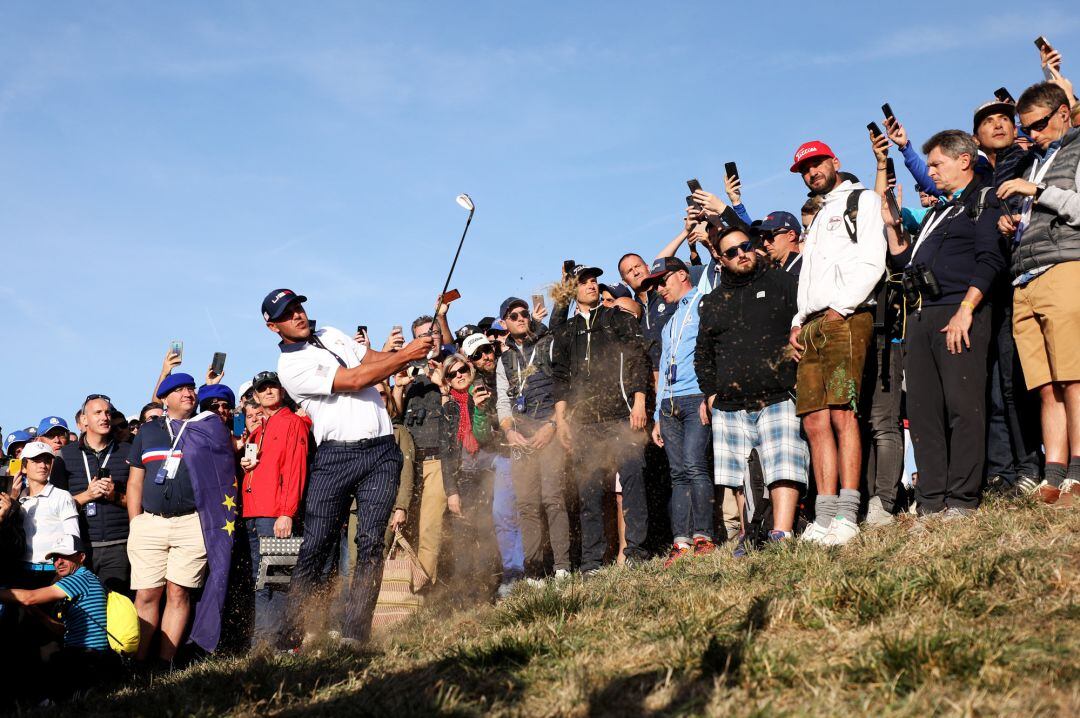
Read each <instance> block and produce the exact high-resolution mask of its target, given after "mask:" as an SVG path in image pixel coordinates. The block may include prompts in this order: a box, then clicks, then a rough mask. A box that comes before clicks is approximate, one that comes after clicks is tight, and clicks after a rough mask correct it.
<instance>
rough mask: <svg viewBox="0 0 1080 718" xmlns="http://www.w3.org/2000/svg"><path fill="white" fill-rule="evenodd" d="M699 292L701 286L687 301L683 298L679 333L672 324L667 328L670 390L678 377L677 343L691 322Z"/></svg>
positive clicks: (668, 384)
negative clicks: (683, 307)
mask: <svg viewBox="0 0 1080 718" xmlns="http://www.w3.org/2000/svg"><path fill="white" fill-rule="evenodd" d="M699 294H701V287H698V288H697V291H695V292H694V296H693V297H691V298H690V300H689V301H687V300H685V299H684V300H683V306H685V307H686V313H685V314H683V319H682V322H680V323H679V334H678V336H676V335H675V327H674V326H672V327H671V329H669V330H668V337H670V339H671V355H670V357H669V358H670V359H671V363H670V364H668V370H667V388H668V390H671V386H672V385H673V384H674V383H675V382H676V381H677V380H678V377H679V368H678V366H677V365H676V364H675V361H676V359H677V358H678V354H679V345H680V344H682V338H683V332H684V331H686V325H687V324H689V323H690V322H691V320H693V318H694V306H693V304H694V302H696V301H697V298H698V295H699ZM669 324H671V325H674V322H669Z"/></svg>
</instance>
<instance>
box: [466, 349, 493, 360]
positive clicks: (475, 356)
mask: <svg viewBox="0 0 1080 718" xmlns="http://www.w3.org/2000/svg"><path fill="white" fill-rule="evenodd" d="M494 353H495V350H494V349H493V348H491V347H489V346H486V347H480V348H479V349H477V350H476V351H475V352H473V353H472V354H470V355H469V358H470V359H472V360H473V361H476V360H477V359H479V358H480V357H482V356H484V355H485V354H494Z"/></svg>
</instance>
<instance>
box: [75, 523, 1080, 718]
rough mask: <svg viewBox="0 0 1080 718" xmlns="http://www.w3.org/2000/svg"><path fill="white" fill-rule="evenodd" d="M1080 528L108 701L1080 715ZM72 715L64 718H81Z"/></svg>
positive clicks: (555, 611)
mask: <svg viewBox="0 0 1080 718" xmlns="http://www.w3.org/2000/svg"><path fill="white" fill-rule="evenodd" d="M1078 591H1080V511H1078V510H1075V509H1074V510H1054V509H1048V508H1045V507H1040V506H1036V505H1034V504H1030V503H1010V502H997V503H992V504H990V505H988V506H987V507H985V508H984V510H982V511H980V512H979V513H978V515H977V517H975V518H973V519H966V520H956V521H952V522H943V521H940V520H936V521H931V522H928V523H926V524H920V525H916V524H915V523H914V522H912V521H907V522H904V523H903V524H898V525H895V526H892V527H889V528H887V529H883V530H878V531H874V532H870V533H864V534H863V536H862V537H860V539H858V540H857V541H856V542H855V543H853V544H852V545H850V546H847V547H844V548H840V549H823V548H818V547H810V546H790V547H778V548H773V547H770V548H769V549H768V550H765V551H761V552H759V553H757V554H755V555H754V556H752V557H751V558H749V559H744V560H735V559H733V558H732V557H731V556H730V549H729V550H728V551H726V552H722V553H720V554H719V555H716V556H713V557H707V558H702V559H692V560H688V561H686V562H685V563H683V564H681V565H679V566H678V567H677V568H675V569H672V570H664V569H663V568H662V567H661V565H660V561H659V560H657V561H653V562H651V563H649V564H648V565H646V566H644V567H641V568H638V569H634V570H633V571H627V570H622V569H618V568H611V569H607V570H605V571H603V572H602V573H601V574H600V575H598V576H595V577H593V578H590V579H587V580H582V579H574V580H570V581H566V582H563V583H561V584H557V585H554V586H550V585H549V586H547V587H546V588H544V589H542V590H540V589H532V588H526V587H522V588H519V589H518V591H517V592H516V593H515V595H514V596H513V597H512V598H511V599H509V600H507V601H505V602H503V603H501V604H500V605H498V606H485V607H481V608H477V609H474V610H471V611H466V612H456V613H449V612H448V613H443V614H438V613H436V612H435V611H430V612H428V613H426V614H425V615H421V616H419V617H417V618H416V619H414V620H413V621H411V622H409V623H408V624H405V625H404V626H402V627H401V628H400V629H399V630H397V631H396V632H395V633H394V634H393V635H392V636H391V637H389V638H388V639H386V640H385V641H384V642H382V643H381V644H380V645H378V646H377V647H376V648H375V650H373V651H372V652H371V653H370V654H366V655H357V654H353V653H350V652H348V651H345V650H342V649H339V648H335V647H332V646H324V647H323V648H322V649H321V650H319V651H317V652H311V653H308V654H307V655H303V656H296V657H279V656H274V655H269V654H262V655H252V656H248V657H245V658H243V659H220V660H216V661H211V662H205V663H202V664H200V665H197V666H193V667H192V668H189V669H188V670H186V671H183V672H180V673H177V674H174V675H171V676H169V677H167V678H163V679H155V680H154V681H153V683H152V684H151V685H145V684H144V685H141V686H132V687H127V688H124V689H121V690H118V691H116V692H114V693H112V694H109V695H107V696H103V695H101V694H98V695H95V696H93V697H92V698H91V699H90V700H89V702H88V703H87V704H84V705H79V706H75V707H74V708H75V709H76V710H79V711H80V712H82V711H83V710H89V711H92V712H94V713H98V714H100V713H106V712H114V713H116V714H124V715H132V714H139V715H158V716H177V715H224V714H231V715H260V716H263V715H270V716H308V715H323V714H325V715H378V716H392V717H394V718H400V717H401V716H408V715H425V714H426V715H429V714H432V713H447V714H455V715H477V714H496V715H528V716H539V715H576V716H585V715H619V716H627V715H650V714H684V715H719V716H750V715H761V716H767V715H844V714H859V715H911V716H926V715H965V716H966V715H979V716H982V715H1024V716H1028V715H1034V716H1044V715H1062V716H1065V715H1072V716H1075V715H1080V607H1078V605H1077V600H1078ZM71 710H72V708H71V707H69V708H67V709H66V710H63V712H64V713H65V714H67V713H69V711H71Z"/></svg>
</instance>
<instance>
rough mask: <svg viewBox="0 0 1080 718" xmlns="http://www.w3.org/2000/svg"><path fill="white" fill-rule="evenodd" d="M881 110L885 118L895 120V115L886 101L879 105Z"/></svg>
mask: <svg viewBox="0 0 1080 718" xmlns="http://www.w3.org/2000/svg"><path fill="white" fill-rule="evenodd" d="M881 112H882V114H884V115H885V119H886V120H895V119H896V115H894V114H893V112H892V108H891V107H889V103H888V102H886V103H885V104H884V105H882V106H881Z"/></svg>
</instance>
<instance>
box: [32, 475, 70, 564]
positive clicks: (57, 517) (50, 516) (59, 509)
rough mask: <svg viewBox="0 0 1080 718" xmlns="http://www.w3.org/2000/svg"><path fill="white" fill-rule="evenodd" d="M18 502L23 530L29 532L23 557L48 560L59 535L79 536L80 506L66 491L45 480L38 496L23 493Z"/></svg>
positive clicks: (45, 561)
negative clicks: (76, 504)
mask: <svg viewBox="0 0 1080 718" xmlns="http://www.w3.org/2000/svg"><path fill="white" fill-rule="evenodd" d="M23 491H24V492H25V491H26V489H24V490H23ZM19 505H20V507H21V508H22V512H23V532H24V533H25V534H26V552H25V553H24V554H23V561H29V562H30V563H47V559H46V558H45V554H47V553H48V552H49V551H51V550H52V548H53V546H55V545H56V540H57V539H58V538H60V537H61V536H74V537H75V538H79V509H78V508H77V507H76V506H75V499H73V498H71V494H70V493H68V492H67V491H64V490H63V489H58V488H56V487H55V486H53V485H52V484H45V488H44V489H42V491H41V493H40V494H38V495H37V496H30V495H29V494H26V493H24V495H23V496H22V497H20V498H19Z"/></svg>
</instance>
